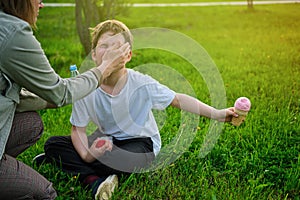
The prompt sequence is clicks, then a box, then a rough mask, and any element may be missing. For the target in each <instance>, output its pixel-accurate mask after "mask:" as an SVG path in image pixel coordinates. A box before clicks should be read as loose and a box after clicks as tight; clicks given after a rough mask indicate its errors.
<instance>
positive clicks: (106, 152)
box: [45, 20, 236, 199]
mask: <svg viewBox="0 0 300 200" xmlns="http://www.w3.org/2000/svg"><path fill="white" fill-rule="evenodd" d="M132 40H133V37H132V35H131V33H130V31H129V29H128V28H127V27H126V26H125V25H124V24H123V23H122V22H119V21H117V20H108V21H105V22H102V23H100V24H98V25H97V26H96V27H95V28H94V29H93V33H92V49H93V50H92V59H93V60H94V62H95V63H96V64H97V65H100V64H101V63H102V56H103V54H104V53H105V51H106V49H107V48H109V47H111V46H113V45H122V44H124V43H129V44H130V45H131V46H132ZM131 55H132V53H130V54H129V55H128V59H127V60H126V61H125V63H124V67H123V68H122V69H120V70H118V71H116V72H114V73H112V74H111V75H110V76H109V77H108V78H106V79H105V80H103V83H102V84H101V85H100V87H99V88H98V89H97V90H96V91H94V92H93V93H92V94H90V95H88V96H86V97H85V98H84V99H81V100H79V101H77V102H76V103H75V104H74V105H73V111H72V116H71V119H70V121H71V123H72V125H73V126H72V132H71V136H61V137H60V136H59V137H52V138H50V139H49V140H48V141H47V142H46V144H45V153H46V158H47V160H50V159H54V160H55V161H56V162H57V163H60V164H61V166H62V168H63V170H64V171H66V172H71V173H73V174H78V173H80V180H81V181H82V182H83V183H84V184H86V185H89V186H90V188H92V191H93V195H95V199H107V198H110V197H111V195H112V192H113V190H114V189H115V187H116V185H117V182H118V180H117V175H118V174H128V173H131V172H134V171H135V170H139V169H142V168H144V167H147V166H148V165H149V164H150V163H151V162H152V161H153V160H154V158H155V156H156V155H157V154H158V153H159V151H160V148H161V139H160V134H159V130H158V128H157V125H156V122H155V119H154V117H153V114H152V111H151V109H165V108H166V107H167V106H169V105H171V106H173V107H176V108H179V109H182V110H185V111H188V112H192V113H195V114H198V115H201V116H205V117H209V118H212V119H216V120H219V121H231V118H232V117H233V116H236V114H235V113H234V112H233V108H228V109H224V110H217V109H214V108H212V107H210V106H208V105H206V104H204V103H202V102H201V101H199V100H197V99H195V98H193V97H190V96H188V95H185V94H179V93H175V92H174V91H172V90H170V89H169V88H168V87H166V86H164V85H161V84H160V83H158V82H157V81H156V80H154V79H153V78H151V77H150V76H147V75H143V74H141V73H139V72H136V71H134V70H132V69H126V68H125V64H126V63H127V62H128V61H130V59H131ZM90 121H92V122H93V123H94V124H96V125H97V127H99V129H97V131H95V132H94V133H93V134H92V135H90V136H87V134H86V128H87V125H88V123H89V122H90ZM103 136H105V137H110V139H106V140H105V141H104V142H102V144H101V145H102V146H101V145H99V142H100V141H101V140H102V139H101V137H103ZM60 164H59V165H60Z"/></svg>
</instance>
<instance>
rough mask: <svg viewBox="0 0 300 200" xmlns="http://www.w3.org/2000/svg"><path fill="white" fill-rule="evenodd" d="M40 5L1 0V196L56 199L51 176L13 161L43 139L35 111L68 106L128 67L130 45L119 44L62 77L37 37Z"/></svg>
mask: <svg viewBox="0 0 300 200" xmlns="http://www.w3.org/2000/svg"><path fill="white" fill-rule="evenodd" d="M42 7H43V4H42V1H41V0H0V196H1V199H54V198H55V197H56V192H55V190H54V189H53V187H52V184H51V183H50V182H49V181H48V180H46V179H45V178H44V177H43V176H41V175H40V174H39V173H37V172H36V171H35V170H33V169H32V168H30V167H29V166H27V165H25V164H24V163H22V162H20V161H18V160H16V159H15V158H16V157H17V156H18V155H19V154H20V153H22V152H23V151H24V150H25V149H27V148H28V147H30V146H31V145H33V144H34V143H35V142H36V141H37V140H38V139H39V138H40V137H41V134H42V132H43V124H42V120H41V118H40V116H39V115H38V114H37V113H36V112H35V110H38V109H44V108H49V107H61V106H65V105H67V104H70V103H72V102H74V101H76V100H78V99H80V98H82V97H84V96H86V95H88V94H89V93H91V92H92V91H94V90H95V89H96V88H97V87H98V86H99V85H100V84H101V83H102V80H103V79H105V78H106V77H108V76H109V75H110V74H111V73H112V72H114V71H115V70H118V69H119V68H120V67H122V65H124V64H123V63H124V62H125V59H126V58H127V54H128V53H129V51H130V50H129V49H130V47H129V45H128V44H125V45H122V46H120V45H119V44H116V45H114V46H113V47H112V48H110V49H109V51H107V53H106V54H105V56H104V62H103V63H102V64H101V65H100V66H98V67H96V68H93V69H91V70H89V71H87V72H85V73H83V74H81V75H79V76H78V77H76V78H72V79H63V78H61V77H59V76H58V75H57V74H56V73H55V71H54V70H53V69H52V68H51V66H50V64H49V61H48V59H47V58H46V56H45V54H44V51H43V50H42V48H41V46H40V43H39V42H38V41H37V40H36V38H35V37H34V36H33V32H32V27H33V28H34V27H35V24H36V20H37V16H38V14H39V9H40V8H42ZM23 88H24V89H23ZM29 91H30V92H29Z"/></svg>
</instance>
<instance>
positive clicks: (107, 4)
mask: <svg viewBox="0 0 300 200" xmlns="http://www.w3.org/2000/svg"><path fill="white" fill-rule="evenodd" d="M75 2H76V8H75V16H76V29H77V32H78V35H79V38H80V42H81V44H82V46H83V48H84V51H85V53H86V55H88V54H89V52H90V51H91V41H90V40H91V36H90V31H89V28H90V27H93V26H95V25H96V24H98V23H99V22H101V21H104V20H107V19H113V18H114V17H115V16H116V15H119V14H121V13H124V12H125V11H126V10H127V9H126V8H127V7H128V3H126V0H76V1H75Z"/></svg>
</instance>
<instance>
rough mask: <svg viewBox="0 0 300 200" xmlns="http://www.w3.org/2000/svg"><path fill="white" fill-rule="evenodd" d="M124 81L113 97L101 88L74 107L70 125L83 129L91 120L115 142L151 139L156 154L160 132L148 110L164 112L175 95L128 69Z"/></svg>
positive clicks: (157, 83)
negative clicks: (121, 87) (114, 139)
mask: <svg viewBox="0 0 300 200" xmlns="http://www.w3.org/2000/svg"><path fill="white" fill-rule="evenodd" d="M127 72H128V75H127V82H126V84H125V86H124V87H123V89H122V90H121V91H120V93H119V94H118V95H116V96H112V95H110V94H107V93H106V92H104V91H103V90H102V89H101V88H98V89H96V90H95V91H94V92H92V93H91V94H89V95H88V96H86V97H85V98H83V99H81V100H78V101H76V102H75V103H74V104H73V110H72V116H71V119H70V122H71V124H72V125H74V126H78V127H86V126H87V125H88V123H89V122H90V121H92V122H93V123H94V124H96V125H97V126H98V127H100V129H101V130H102V131H103V132H104V134H106V135H108V136H114V137H115V138H116V139H118V140H125V139H132V138H140V137H150V138H151V140H152V142H153V151H154V154H155V155H157V154H158V152H159V151H160V148H161V139H160V134H159V130H158V127H157V124H156V121H155V119H154V116H153V113H152V111H151V109H159V110H162V109H165V108H166V107H167V106H169V105H170V103H171V102H172V101H173V99H174V98H175V94H176V93H175V92H174V91H173V90H171V89H169V88H168V87H166V86H164V85H162V84H160V83H159V82H157V81H156V80H155V79H153V78H152V77H150V76H148V75H144V74H141V73H139V72H137V71H134V70H132V69H127Z"/></svg>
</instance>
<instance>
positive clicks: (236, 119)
mask: <svg viewBox="0 0 300 200" xmlns="http://www.w3.org/2000/svg"><path fill="white" fill-rule="evenodd" d="M234 112H235V113H236V114H238V115H239V116H238V117H233V118H232V120H231V123H232V124H233V125H234V126H240V125H241V124H242V123H243V122H244V121H245V119H246V116H247V114H248V112H246V111H243V110H238V109H234Z"/></svg>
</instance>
